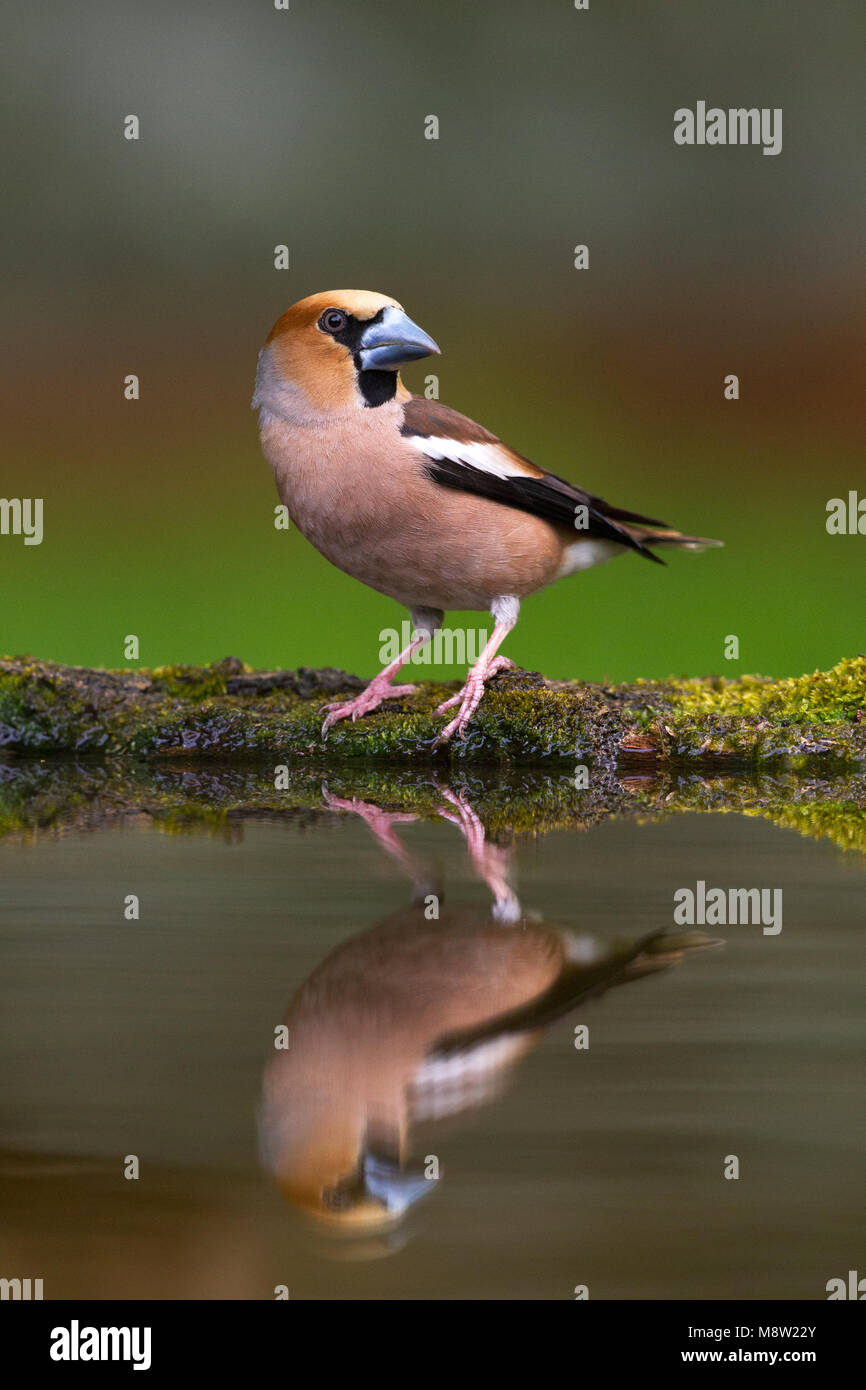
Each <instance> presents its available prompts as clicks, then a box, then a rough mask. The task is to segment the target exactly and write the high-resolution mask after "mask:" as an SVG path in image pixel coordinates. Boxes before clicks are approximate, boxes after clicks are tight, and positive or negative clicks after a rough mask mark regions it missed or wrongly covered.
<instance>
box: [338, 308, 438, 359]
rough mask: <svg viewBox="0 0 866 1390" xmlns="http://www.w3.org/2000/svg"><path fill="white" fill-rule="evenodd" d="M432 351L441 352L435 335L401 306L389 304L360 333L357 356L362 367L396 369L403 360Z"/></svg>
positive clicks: (427, 354) (428, 353) (425, 354)
mask: <svg viewBox="0 0 866 1390" xmlns="http://www.w3.org/2000/svg"><path fill="white" fill-rule="evenodd" d="M432 353H435V354H436V355H437V356H438V355H439V348H438V347H437V346H436V344H435V343H434V341H433V339H432V338H431V337H430V336H429V335H428V334H427V333H425V332H424V329H423V328H419V327H418V325H417V323H413V322H412V320H411V319H410V318H409V316H408V314H404V313H403V310H402V309H394V308H393V307H392V306H391V305H389V306H388V308H387V309H386V310H385V311H384V313H383V314H382V317H381V319H379V321H378V323H371V324H370V327H369V328H366V329H365V330H364V332H363V333H362V334H361V337H360V347H359V351H358V357H359V358H360V361H361V369H362V371H365V372H368V371H370V370H371V369H375V370H377V371H382V370H385V371H388V370H394V371H396V369H397V368H398V367H402V366H403V364H404V362H415V361H417V359H418V358H419V357H429V356H430V355H431V354H432Z"/></svg>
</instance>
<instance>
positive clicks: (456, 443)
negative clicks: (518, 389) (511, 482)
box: [409, 434, 538, 478]
mask: <svg viewBox="0 0 866 1390" xmlns="http://www.w3.org/2000/svg"><path fill="white" fill-rule="evenodd" d="M409 442H410V444H412V445H413V446H414V447H415V448H416V449H417V450H418V452H419V453H421V454H424V455H425V456H426V457H427V458H428V459H432V460H433V461H434V462H436V461H437V460H439V459H451V461H452V462H453V463H462V464H464V466H465V467H466V468H477V469H478V470H479V471H480V472H481V473H492V474H493V476H494V477H496V478H535V477H537V476H538V475H537V474H536V473H535V472H534V470H532V469H531V468H528V467H527V466H526V464H524V463H521V462H520V460H519V459H517V458H515V457H514V455H513V454H511V453H510V452H509V451H508V450H507V449H504V448H503V447H502V445H501V444H485V443H480V442H477V441H476V442H475V443H470V444H464V443H461V442H460V440H458V439H446V438H441V437H437V436H436V435H427V436H424V435H420V434H413V435H410V436H409Z"/></svg>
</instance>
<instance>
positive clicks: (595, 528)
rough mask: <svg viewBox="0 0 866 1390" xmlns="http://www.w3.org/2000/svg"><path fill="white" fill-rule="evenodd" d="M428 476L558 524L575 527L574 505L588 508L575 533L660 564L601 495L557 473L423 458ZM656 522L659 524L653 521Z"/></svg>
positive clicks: (625, 515)
mask: <svg viewBox="0 0 866 1390" xmlns="http://www.w3.org/2000/svg"><path fill="white" fill-rule="evenodd" d="M424 468H425V469H426V472H427V476H428V477H429V478H432V480H433V481H434V482H436V483H439V484H440V485H441V486H442V487H451V488H457V489H459V490H460V491H462V492H471V493H474V494H475V495H476V496H477V497H487V498H489V500H490V501H491V502H501V503H502V504H503V505H504V506H506V507H517V508H518V510H519V511H524V512H530V513H531V514H532V515H533V516H538V517H541V518H542V520H544V521H552V522H554V523H555V524H556V525H558V526H568V527H569V528H572V529H573V528H574V509H575V506H578V505H580V506H584V507H586V508H587V512H588V520H589V525H588V526H586V527H583V528H581V529H580V530H579V531H578V532H576V538H577V537H578V536H594V537H596V538H598V539H600V540H608V541H614V542H615V543H616V544H617V545H622V546H626V547H628V549H629V550H636V551H637V553H638V554H639V555H644V556H646V558H647V559H648V560H654V561H655V563H656V564H657V565H663V564H664V560H660V559H659V557H658V556H657V555H654V554H653V553H652V551H651V550H648V549H647V548H646V546H645V545H642V544H641V543H640V541H638V540H636V539H635V537H634V536H632V535H631V534H630V533H629V532H628V531H627V530H626V529H625V528H624V527H623V526H619V525H617V522H616V520H614V516H615V515H616V512H615V510H614V509H613V508H611V513H610V515H606V514H605V513H604V512H603V511H601V510H600V506H602V507H603V506H605V503H604V502H602V500H601V498H598V497H592V496H591V495H590V493H588V492H584V491H583V489H582V488H579V487H576V486H575V485H574V483H569V482H566V480H565V479H564V478H558V477H557V476H556V474H555V473H545V474H544V476H543V477H541V478H532V477H529V476H522V475H520V474H511V475H509V477H507V478H498V477H497V476H496V474H495V473H487V472H485V471H483V470H482V469H480V468H473V467H472V466H471V465H468V464H465V463H458V462H456V461H455V460H454V459H448V458H444V459H430V458H425V459H424ZM619 515H620V516H621V517H622V520H623V521H625V520H632V519H634V520H635V521H637V520H641V521H643V520H647V518H643V517H641V518H638V517H637V516H636V515H635V514H634V513H631V512H622V513H619ZM652 524H656V523H652Z"/></svg>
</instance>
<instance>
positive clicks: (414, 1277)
mask: <svg viewBox="0 0 866 1390" xmlns="http://www.w3.org/2000/svg"><path fill="white" fill-rule="evenodd" d="M361 809H362V810H363V814H359V812H358V809H354V810H353V809H351V807H350V804H349V803H348V802H343V803H340V802H339V801H337V800H336V799H334V801H333V809H332V812H331V813H330V814H326V815H324V816H321V817H317V818H312V819H307V820H305V819H304V818H297V819H289V820H275V819H268V818H266V817H265V818H253V819H246V820H238V821H237V822H235V823H234V827H233V831H232V834H231V835H230V836H222V835H212V834H208V833H205V832H199V833H190V834H173V835H172V834H167V833H165V832H163V831H160V830H158V829H156V828H154V826H153V825H152V824H151V823H150V821H149V820H148V818H147V817H144V816H140V817H136V818H132V819H130V820H128V821H127V822H126V823H124V824H122V825H121V826H117V825H115V826H112V827H110V828H97V829H95V830H92V831H90V832H88V833H82V832H79V831H74V832H70V833H66V834H64V835H63V836H57V837H55V836H40V837H37V838H36V839H35V840H33V839H31V840H27V841H22V840H21V839H18V838H14V839H10V840H7V841H6V842H4V843H2V844H0V874H2V883H3V889H2V909H0V949H2V955H3V961H4V965H3V972H2V979H0V997H2V1049H3V1053H2V1055H3V1067H2V1082H0V1151H2V1159H0V1197H2V1221H0V1265H2V1269H0V1274H3V1275H5V1276H7V1277H12V1276H18V1277H32V1278H37V1277H39V1278H42V1279H43V1280H44V1288H45V1297H46V1298H63V1297H84V1298H109V1297H121V1298H152V1297H157V1298H160V1297H164V1298H219V1297H222V1298H245V1299H262V1298H265V1299H267V1298H272V1297H273V1296H274V1289H275V1288H276V1286H278V1285H285V1286H286V1287H287V1288H288V1290H289V1293H290V1296H291V1297H292V1298H334V1299H344V1298H363V1299H370V1298H373V1299H376V1298H385V1299H388V1298H435V1299H439V1298H445V1299H452V1298H495V1299H515V1298H517V1299H526V1298H529V1299H551V1298H552V1299H570V1298H573V1297H574V1290H575V1287H576V1286H579V1285H586V1286H587V1287H588V1289H589V1294H590V1297H591V1298H593V1299H599V1298H601V1299H606V1298H627V1299H633V1298H663V1299H686V1298H699V1299H707V1298H753V1299H761V1298H801V1299H815V1298H824V1297H826V1294H825V1285H826V1283H827V1280H828V1279H830V1278H833V1277H836V1276H843V1277H844V1276H845V1275H846V1273H847V1271H848V1269H850V1268H856V1267H857V1261H858V1259H859V1260H861V1262H862V1251H863V1240H862V1236H863V1222H862V1216H863V1200H862V1193H863V1164H862V1155H863V1139H864V1133H863V1112H862V1102H861V1095H862V1027H861V1018H862V980H863V978H864V964H866V961H864V956H866V946H864V937H863V930H862V928H863V920H864V911H863V903H864V888H866V869H864V861H863V859H862V857H860V856H857V855H856V854H854V853H848V854H846V853H843V852H842V851H841V850H839V849H837V848H835V847H834V846H833V845H832V844H830V843H827V842H816V841H812V840H807V839H804V838H801V837H800V836H799V835H798V834H797V833H796V832H794V831H792V830H785V829H779V828H777V827H775V826H773V825H771V824H769V823H767V822H764V821H760V820H755V819H746V818H744V817H741V816H737V815H683V816H679V817H677V818H675V819H671V820H669V821H664V822H661V823H651V824H644V825H640V824H637V823H635V822H628V821H617V820H610V821H607V822H605V823H603V824H599V825H596V826H594V827H593V828H592V829H590V830H589V831H578V830H560V831H553V832H551V833H549V834H547V835H545V836H539V837H537V838H535V839H529V840H523V841H518V842H517V843H516V844H515V845H514V846H513V847H512V848H511V849H510V850H508V849H504V848H501V847H497V846H493V845H491V844H490V843H488V842H486V841H485V840H484V837H483V832H482V831H481V830H480V827H479V825H478V824H477V823H476V822H475V820H474V818H473V816H472V811H471V805H470V803H469V802H466V801H462V802H461V800H460V798H459V797H455V796H453V794H452V795H450V799H449V795H448V794H445V795H443V803H442V810H443V816H442V818H441V819H440V820H439V821H438V822H429V821H427V822H422V821H413V820H411V819H407V818H405V817H403V818H400V819H398V820H396V821H395V820H394V819H393V818H389V817H386V816H384V815H383V814H382V813H380V812H377V810H376V808H375V807H374V806H373V804H372V803H369V804H368V805H367V806H366V808H361ZM698 880H702V881H704V882H705V883H706V884H707V885H708V886H720V887H724V888H729V887H744V888H750V887H762V888H771V889H781V890H782V895H783V898H782V901H783V925H782V930H781V932H779V933H778V934H777V935H766V934H764V932H763V931H762V928H761V926H760V924H744V925H729V926H726V927H724V928H720V927H714V926H710V927H707V928H705V931H706V932H707V933H708V934H709V935H711V936H713V937H721V938H723V942H724V944H722V945H718V946H704V945H702V944H701V943H700V940H699V939H698V938H696V937H695V938H693V939H688V940H686V939H684V938H683V932H684V930H686V929H684V928H682V927H677V926H676V925H675V922H674V893H675V892H676V890H677V889H679V888H682V887H692V888H694V887H695V884H696V882H697V881H698ZM129 894H136V895H137V896H138V898H139V900H140V919H139V920H138V921H137V922H136V921H127V920H125V917H124V900H125V898H126V897H127V895H129ZM433 897H435V898H437V899H438V900H439V908H438V910H439V917H438V919H431V917H430V916H429V915H425V908H426V912H427V913H428V914H429V912H430V911H431V908H430V903H431V899H432V898H433ZM695 930H697V929H695ZM668 931H675V932H677V933H678V935H679V937H680V941H679V943H678V944H679V946H680V948H681V949H680V950H679V952H677V953H675V952H672V951H671V950H669V949H667V948H665V947H664V945H663V944H662V945H660V944H659V943H658V942H657V941H655V942H653V941H649V942H648V941H647V939H648V938H652V937H653V936H654V934H657V933H659V932H668ZM639 942H644V948H643V950H641V949H640V948H638V946H637V943H639ZM346 943H349V944H348V945H346ZM341 946H342V947H344V949H343V951H342V952H341V954H340V955H338V956H337V957H336V958H335V959H334V960H331V961H329V960H328V958H329V957H330V956H331V953H333V952H335V951H336V949H337V948H338V947H341ZM323 962H325V965H324V966H323ZM653 966H655V967H661V968H651V967H653ZM320 967H321V968H320ZM317 970H318V971H319V973H318V974H317V975H316V976H315V978H314V980H313V981H312V983H311V984H310V985H308V986H307V987H306V989H305V990H304V989H303V987H304V985H305V982H306V981H308V980H309V977H310V976H311V975H313V972H315V971H317ZM590 990H592V991H593V997H587V994H588V992H589V991H590ZM299 991H302V993H301V994H300V996H299ZM293 999H294V1000H295V1003H294V1005H293V1004H292V1000H293ZM539 1000H541V1001H542V1003H543V1004H544V1007H542V1008H540V1009H539V1008H538V1007H537V1006H538V1001H539ZM534 1010H535V1011H534ZM283 1021H285V1022H286V1024H287V1025H288V1028H289V1048H288V1050H283V1051H279V1050H277V1049H275V1047H274V1039H275V1036H276V1035H275V1030H276V1029H278V1028H279V1026H280V1025H281V1024H282V1023H283ZM579 1025H585V1026H586V1028H587V1029H588V1042H589V1046H588V1047H583V1048H576V1047H575V1027H576V1026H579ZM583 1036H584V1038H585V1037H586V1035H583ZM443 1040H444V1041H443ZM130 1155H136V1156H137V1157H138V1160H139V1164H140V1176H139V1178H138V1179H137V1180H127V1179H126V1178H125V1177H124V1165H125V1162H126V1161H127V1156H130ZM731 1156H735V1157H736V1158H737V1159H738V1161H739V1178H737V1179H730V1178H726V1177H725V1170H726V1165H727V1167H728V1169H730V1167H731V1163H730V1158H731ZM431 1159H433V1160H434V1162H433V1163H432V1164H431V1162H430V1160H431ZM437 1164H438V1171H439V1177H438V1180H432V1181H431V1180H428V1179H427V1178H425V1176H424V1174H425V1169H426V1170H427V1171H428V1172H429V1171H430V1170H431V1168H432V1169H434V1170H435V1168H436V1166H437ZM386 1214H387V1215H386Z"/></svg>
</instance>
